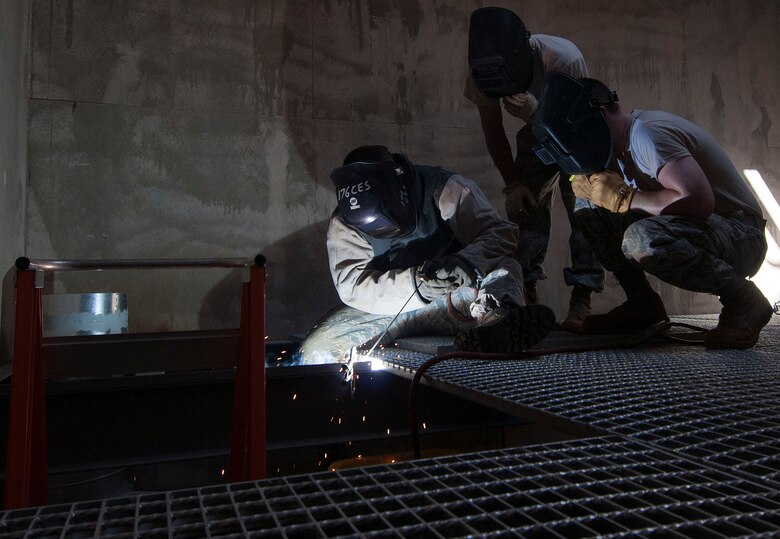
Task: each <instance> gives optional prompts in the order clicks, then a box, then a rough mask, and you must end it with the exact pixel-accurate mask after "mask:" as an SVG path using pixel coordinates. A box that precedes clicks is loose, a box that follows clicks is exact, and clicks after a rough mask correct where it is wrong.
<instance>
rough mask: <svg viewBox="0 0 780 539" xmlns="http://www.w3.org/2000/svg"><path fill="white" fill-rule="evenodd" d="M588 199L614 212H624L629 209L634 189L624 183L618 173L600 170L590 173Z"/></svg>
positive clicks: (634, 192)
mask: <svg viewBox="0 0 780 539" xmlns="http://www.w3.org/2000/svg"><path fill="white" fill-rule="evenodd" d="M589 180H590V200H591V202H593V203H594V204H595V205H596V206H601V207H602V208H605V209H607V210H609V211H611V212H614V213H626V212H627V211H628V210H630V209H631V201H632V200H633V199H634V195H635V194H636V189H634V188H633V187H631V186H629V185H628V184H626V182H624V181H623V177H622V176H621V175H620V174H617V173H615V172H612V171H611V170H602V171H601V172H597V173H595V174H591V176H590V178H589Z"/></svg>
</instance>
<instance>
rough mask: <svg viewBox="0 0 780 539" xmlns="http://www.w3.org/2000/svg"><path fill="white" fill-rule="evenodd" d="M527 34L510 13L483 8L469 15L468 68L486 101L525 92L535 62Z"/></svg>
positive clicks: (529, 84) (523, 26)
mask: <svg viewBox="0 0 780 539" xmlns="http://www.w3.org/2000/svg"><path fill="white" fill-rule="evenodd" d="M530 36H531V34H530V33H528V31H527V30H526V29H525V25H524V24H523V21H522V20H520V17H518V16H517V15H515V14H514V13H513V12H512V11H510V10H508V9H504V8H500V7H483V8H479V9H477V10H475V11H474V12H473V13H472V14H471V21H470V23H469V67H470V68H471V77H472V78H473V79H474V84H475V85H476V87H477V88H479V89H480V90H481V91H482V92H483V93H484V94H485V95H486V96H488V97H494V98H497V97H504V96H508V95H513V94H519V93H522V92H525V91H526V90H528V87H529V86H531V79H533V75H534V71H533V67H534V60H533V53H532V52H531V44H530V43H529V41H528V38H529V37H530Z"/></svg>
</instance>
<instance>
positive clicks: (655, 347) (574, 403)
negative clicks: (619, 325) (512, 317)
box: [382, 316, 780, 480]
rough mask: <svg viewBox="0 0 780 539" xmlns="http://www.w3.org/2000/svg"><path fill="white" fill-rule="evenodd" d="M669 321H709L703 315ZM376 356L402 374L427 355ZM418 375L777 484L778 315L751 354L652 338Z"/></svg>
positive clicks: (521, 410) (446, 366) (396, 352)
mask: <svg viewBox="0 0 780 539" xmlns="http://www.w3.org/2000/svg"><path fill="white" fill-rule="evenodd" d="M674 321H682V322H686V323H689V324H694V325H700V326H704V327H711V326H712V325H714V324H715V323H716V319H715V318H714V317H711V316H710V317H693V316H688V317H677V318H674ZM542 344H544V343H542ZM540 346H541V345H540ZM382 353H383V354H384V359H385V361H386V362H387V364H388V365H389V366H390V367H392V368H395V369H399V370H400V371H402V372H404V373H406V374H407V375H408V374H409V373H411V372H413V371H414V370H415V369H416V368H417V367H419V366H420V365H421V364H422V362H424V361H425V360H426V359H428V357H429V355H426V354H421V353H417V352H409V351H405V350H402V349H399V348H396V349H387V350H384V351H383V352H382ZM427 373H428V374H427V375H426V378H428V382H429V383H431V384H432V385H435V386H436V387H437V388H440V389H444V390H447V391H451V392H453V393H456V394H460V395H462V396H464V397H467V398H472V399H475V398H476V400H482V401H483V402H486V403H487V402H492V404H493V405H494V406H495V405H496V403H497V402H501V403H502V404H503V406H502V408H503V409H504V410H508V409H512V407H514V408H515V410H516V413H518V415H528V414H529V412H534V411H540V412H544V413H546V414H548V416H554V417H563V418H567V419H569V420H573V421H575V422H578V423H582V424H585V425H588V426H590V427H595V428H598V429H603V430H604V431H606V432H609V433H615V434H622V435H626V436H630V437H631V438H632V439H637V440H642V441H647V442H650V443H652V444H653V445H655V446H658V447H663V448H666V449H670V450H674V451H676V452H678V453H680V454H681V455H685V456H689V457H695V458H700V459H704V460H706V461H709V462H712V463H716V464H720V465H724V466H728V467H730V468H735V469H740V470H744V471H746V472H749V473H751V474H754V475H757V476H761V477H764V478H767V479H775V480H780V320H778V317H773V320H772V322H771V323H770V325H769V326H767V327H766V328H765V329H764V331H763V332H762V334H761V339H760V340H759V343H758V344H757V345H756V347H754V348H753V349H750V350H739V351H736V350H705V349H704V348H702V347H700V346H691V345H685V344H678V343H670V342H667V341H659V340H657V339H655V340H652V341H651V342H649V343H648V344H646V345H644V346H641V347H636V348H629V349H622V350H620V349H616V350H606V351H605V350H602V351H598V352H582V353H565V354H554V355H550V356H544V357H541V358H538V359H532V360H523V361H474V360H460V359H454V360H449V361H445V362H443V363H440V364H438V365H436V366H434V367H433V368H431V369H430V370H429V371H427ZM535 417H538V416H535Z"/></svg>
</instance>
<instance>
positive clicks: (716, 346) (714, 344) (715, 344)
mask: <svg viewBox="0 0 780 539" xmlns="http://www.w3.org/2000/svg"><path fill="white" fill-rule="evenodd" d="M773 313H774V311H773V310H772V307H769V306H767V309H766V311H765V314H764V316H762V317H761V318H759V324H761V327H759V328H758V331H756V334H755V335H754V336H753V337H752V338H750V339H746V340H743V341H733V340H726V339H723V340H719V339H718V338H717V337H716V338H714V339H707V336H708V334H709V332H708V333H705V334H704V347H705V348H709V349H711V350H747V349H748V348H753V347H754V346H755V345H756V343H757V342H758V338H759V337H760V336H761V330H762V329H764V327H766V325H767V324H768V323H769V321H770V320H771V319H772V314H773Z"/></svg>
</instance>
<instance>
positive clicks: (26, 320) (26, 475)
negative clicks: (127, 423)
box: [5, 270, 47, 509]
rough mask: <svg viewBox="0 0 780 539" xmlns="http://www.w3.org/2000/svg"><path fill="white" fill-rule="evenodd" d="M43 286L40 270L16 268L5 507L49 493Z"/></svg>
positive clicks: (39, 501) (42, 498)
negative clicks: (43, 348) (43, 344)
mask: <svg viewBox="0 0 780 539" xmlns="http://www.w3.org/2000/svg"><path fill="white" fill-rule="evenodd" d="M42 288H43V272H42V271H36V270H17V272H16V321H15V328H14V357H13V364H12V367H13V370H12V374H11V394H10V405H9V417H8V460H7V465H6V480H5V508H6V509H16V508H20V507H30V506H35V505H44V504H46V499H47V481H46V466H47V455H46V394H45V386H44V376H43V364H42V355H41V341H42V338H43V306H42Z"/></svg>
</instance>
